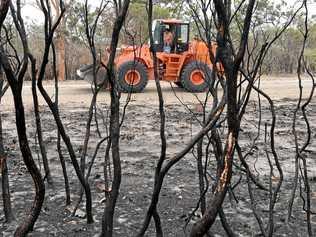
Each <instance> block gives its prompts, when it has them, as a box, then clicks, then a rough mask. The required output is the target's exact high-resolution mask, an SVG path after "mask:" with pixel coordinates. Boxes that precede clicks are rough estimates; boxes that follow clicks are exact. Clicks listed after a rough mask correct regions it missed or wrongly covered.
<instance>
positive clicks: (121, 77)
mask: <svg viewBox="0 0 316 237" xmlns="http://www.w3.org/2000/svg"><path fill="white" fill-rule="evenodd" d="M129 71H133V72H136V73H137V74H138V75H139V76H140V78H139V82H137V84H134V85H133V84H131V83H128V82H127V81H126V80H125V76H126V74H127V73H129ZM117 82H118V88H119V90H120V91H122V92H125V93H139V92H142V91H143V90H144V88H145V87H146V85H147V83H148V72H147V68H146V66H145V65H144V64H143V63H141V62H137V61H128V62H126V63H123V64H122V65H121V66H120V67H119V69H118V76H117Z"/></svg>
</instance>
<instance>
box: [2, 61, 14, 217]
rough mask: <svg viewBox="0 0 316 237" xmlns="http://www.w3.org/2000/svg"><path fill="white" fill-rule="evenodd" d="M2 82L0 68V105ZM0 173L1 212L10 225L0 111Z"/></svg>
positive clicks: (5, 159)
mask: <svg viewBox="0 0 316 237" xmlns="http://www.w3.org/2000/svg"><path fill="white" fill-rule="evenodd" d="M3 82H4V80H3V74H2V69H1V66H0V104H1V98H2V88H3ZM0 172H1V185H2V200H3V211H4V216H5V220H6V222H7V223H10V222H11V221H12V220H14V215H13V212H12V206H11V196H10V185H9V173H8V166H7V155H6V153H5V150H4V146H3V136H2V116H1V111H0Z"/></svg>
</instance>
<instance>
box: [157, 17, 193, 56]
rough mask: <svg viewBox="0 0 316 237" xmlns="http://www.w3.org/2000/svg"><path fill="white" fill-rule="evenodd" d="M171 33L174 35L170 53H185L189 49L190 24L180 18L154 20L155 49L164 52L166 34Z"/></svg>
mask: <svg viewBox="0 0 316 237" xmlns="http://www.w3.org/2000/svg"><path fill="white" fill-rule="evenodd" d="M167 32H168V33H169V32H170V33H171V34H172V36H173V39H172V44H171V51H170V53H177V54H180V53H183V52H185V51H188V50H189V32H190V25H189V23H187V22H182V21H180V20H154V21H153V29H152V34H153V38H154V45H153V47H152V48H153V49H154V50H155V51H156V52H164V46H165V40H164V35H165V34H166V33H167Z"/></svg>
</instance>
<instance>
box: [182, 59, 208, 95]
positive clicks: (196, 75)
mask: <svg viewBox="0 0 316 237" xmlns="http://www.w3.org/2000/svg"><path fill="white" fill-rule="evenodd" d="M211 75H212V70H211V69H210V67H209V66H208V65H207V64H205V63H203V62H200V61H192V62H189V63H188V64H187V65H185V66H184V68H183V70H182V73H181V84H182V86H183V88H184V89H186V90H187V91H189V92H204V91H206V90H207V89H208V88H209V87H210V86H211V84H212V83H211V82H212V79H211Z"/></svg>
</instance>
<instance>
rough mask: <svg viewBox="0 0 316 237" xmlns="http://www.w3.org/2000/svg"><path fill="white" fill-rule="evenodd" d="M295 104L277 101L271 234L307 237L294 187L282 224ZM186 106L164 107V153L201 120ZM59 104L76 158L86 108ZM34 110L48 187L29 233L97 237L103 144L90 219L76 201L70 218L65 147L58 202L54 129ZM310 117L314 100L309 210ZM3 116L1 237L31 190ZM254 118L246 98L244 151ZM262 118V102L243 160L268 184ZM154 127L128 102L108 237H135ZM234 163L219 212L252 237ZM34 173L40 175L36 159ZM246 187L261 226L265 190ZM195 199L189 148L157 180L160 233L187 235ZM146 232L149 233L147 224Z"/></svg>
mask: <svg viewBox="0 0 316 237" xmlns="http://www.w3.org/2000/svg"><path fill="white" fill-rule="evenodd" d="M295 105H296V102H295V101H290V100H288V99H283V100H279V101H277V102H276V113H277V126H276V131H275V143H276V150H277V154H278V155H279V159H280V162H281V165H282V168H283V171H284V182H283V185H282V188H281V191H280V195H279V198H278V202H277V204H276V207H275V234H274V236H307V227H306V214H305V212H304V211H303V201H302V199H301V198H299V190H298V192H297V197H296V199H295V202H294V208H293V221H292V222H291V223H290V224H289V225H287V224H286V216H287V207H288V199H289V197H290V194H291V189H292V185H293V179H294V157H295V144H294V137H293V134H292V128H291V127H292V117H293V111H294V108H295ZM122 106H123V105H122ZM188 107H189V108H190V109H191V110H192V111H193V112H194V113H193V114H192V113H190V112H189V111H188V109H187V108H186V107H184V106H183V105H180V104H168V105H166V107H165V109H166V120H167V124H166V136H167V143H168V147H167V157H168V158H170V157H172V156H174V155H175V154H176V153H177V152H179V151H181V149H182V148H184V147H185V146H186V144H187V143H188V141H189V140H190V138H191V137H192V136H193V135H194V134H196V133H197V132H198V131H199V129H200V125H199V123H198V122H197V121H196V118H198V119H201V115H202V114H201V112H200V109H199V106H198V105H197V104H188ZM60 109H61V117H62V120H63V122H64V125H65V128H66V130H67V132H68V134H69V136H70V138H71V139H72V143H73V145H74V148H75V150H76V153H77V155H78V158H79V157H80V156H79V154H80V150H81V149H82V144H83V137H84V132H85V125H86V122H85V121H86V117H87V111H88V107H87V106H86V104H82V103H80V102H78V103H68V104H67V105H66V106H65V105H63V106H62V107H61V108H60ZM40 110H41V116H42V125H43V136H44V139H45V145H46V149H47V155H48V159H49V164H50V168H51V171H52V176H53V179H54V184H53V185H46V198H45V202H44V205H43V208H42V212H41V215H40V217H39V219H38V221H37V223H36V225H35V228H34V231H33V232H32V233H31V234H30V235H29V236H98V233H99V232H100V229H101V222H100V221H101V218H102V214H103V208H104V204H103V203H102V200H103V198H104V193H103V191H102V187H103V181H104V179H103V164H104V153H105V147H106V143H105V144H104V145H103V146H102V147H101V149H100V151H99V155H98V156H97V159H96V161H95V164H94V165H93V170H92V173H91V177H90V185H91V189H92V196H93V214H94V219H95V223H94V224H91V225H86V220H85V219H84V216H85V213H84V205H83V204H82V205H81V206H80V208H79V210H78V212H77V215H76V216H74V217H72V216H71V211H72V209H73V205H74V204H75V203H76V200H77V199H78V190H79V182H78V179H77V178H76V175H75V172H74V169H73V168H72V164H71V162H70V158H69V156H68V154H67V150H66V149H65V147H64V146H63V154H64V156H65V158H66V163H67V169H68V174H69V178H70V185H71V194H72V196H71V199H72V205H71V206H65V192H64V181H63V177H62V170H61V166H60V161H59V158H58V153H57V147H56V141H57V138H56V137H57V131H56V126H55V123H54V121H53V118H52V115H51V113H50V112H49V110H48V108H47V107H45V106H41V107H40ZM99 111H102V112H103V114H104V115H106V113H107V111H108V106H107V105H105V104H102V103H101V104H99ZM26 115H27V132H28V136H29V141H30V146H31V149H32V151H33V156H34V159H35V160H36V162H37V163H41V161H40V159H41V158H40V156H38V155H37V153H38V152H39V150H38V147H37V142H36V139H35V133H36V129H35V123H34V117H33V111H32V110H31V109H27V111H26ZM315 115H316V104H315V103H314V104H311V106H309V107H308V116H309V118H310V124H311V130H312V144H311V145H310V146H309V147H308V149H307V153H306V154H305V155H306V159H307V162H308V171H309V177H310V185H311V189H312V194H311V197H312V209H313V211H314V212H316V209H315V207H316V205H315V204H316V192H315V189H316V159H315V158H316V146H315V145H316V133H315V131H316V129H315V126H316V125H315V124H316V116H315ZM2 116H3V117H2V119H3V130H4V138H5V148H6V151H7V154H8V167H9V174H10V188H11V190H10V191H11V195H12V197H11V198H12V203H13V210H14V214H15V216H16V219H17V222H14V223H12V224H10V225H8V224H6V223H4V214H3V212H2V211H1V212H0V233H2V234H0V236H12V234H13V232H14V230H15V228H16V225H17V223H19V222H20V221H21V220H23V217H24V215H25V213H26V212H27V210H28V208H29V207H30V205H31V203H32V199H33V194H34V188H33V183H32V180H31V178H30V175H29V174H28V172H27V170H26V168H25V166H24V164H23V161H22V157H21V154H20V152H19V145H18V140H17V135H16V129H15V117H14V113H13V112H12V111H10V110H9V109H7V110H5V111H3V112H2ZM258 117H259V111H258V108H257V107H256V106H255V105H254V103H253V102H251V103H250V104H249V107H248V110H247V114H246V115H245V119H244V120H243V122H242V124H241V127H242V132H241V134H240V144H241V145H242V149H243V151H248V150H249V148H250V147H251V144H252V140H253V138H254V137H256V135H257V132H258V128H257V121H258ZM298 118H299V121H298V123H297V130H298V132H299V137H300V138H301V139H304V137H305V135H306V132H305V131H306V127H305V124H304V122H303V119H302V115H301V114H299V116H298ZM265 123H267V124H268V127H269V124H270V123H271V113H270V110H269V107H268V106H267V104H263V107H262V127H261V136H260V138H259V140H258V142H257V144H256V147H255V149H253V151H252V152H251V155H250V156H249V157H248V158H247V161H248V162H249V165H250V168H251V171H252V172H253V173H254V174H255V175H256V177H257V178H258V180H260V182H261V183H263V184H264V185H265V186H266V187H268V186H269V180H270V170H269V164H268V160H267V158H266V152H265V143H264V124H265ZM99 126H100V128H101V132H102V134H103V135H105V132H106V131H105V129H104V126H103V124H102V119H101V118H100V117H99ZM159 126H160V118H159V113H158V106H157V105H152V104H148V105H144V104H137V103H136V102H132V103H131V104H130V105H129V106H128V108H127V112H126V117H125V121H124V123H123V126H122V128H121V139H120V148H121V160H122V172H123V177H122V184H121V190H120V197H119V200H118V203H117V208H116V213H115V228H114V232H115V236H135V235H136V233H137V230H139V228H140V227H141V224H142V221H143V219H144V216H145V211H146V210H147V207H148V205H149V202H150V198H151V193H152V188H153V184H154V178H153V177H154V169H155V165H156V162H157V160H158V158H159V154H160V135H159ZM220 130H221V131H223V132H224V131H225V124H223V125H222V127H221V128H220ZM99 140H100V138H99V137H98V136H97V133H96V124H95V123H93V126H92V135H91V139H90V142H89V149H88V157H87V161H88V162H89V161H90V159H91V157H92V154H93V152H94V150H95V147H96V144H97V142H98V141H99ZM210 155H211V154H210ZM235 160H236V165H237V166H238V165H239V162H238V158H237V156H235ZM237 166H236V167H237ZM236 167H235V168H234V176H233V180H232V185H234V184H236V183H237V182H239V181H240V184H239V185H238V186H237V187H236V188H235V189H234V192H233V193H229V194H228V195H227V197H226V200H225V204H224V212H225V214H226V216H227V219H228V222H229V223H230V225H231V227H232V229H233V230H234V231H235V233H236V234H238V235H239V236H256V235H258V234H259V233H260V231H259V227H258V224H257V222H256V220H255V217H254V215H253V214H252V211H251V207H250V206H251V205H250V199H249V194H248V188H247V180H246V176H245V174H243V175H242V178H241V179H240V177H241V172H240V171H239V169H238V168H236ZM215 168H216V162H215V159H214V157H212V155H211V157H210V162H209V166H208V171H209V173H210V174H212V175H213V176H214V175H215ZM41 170H42V173H43V165H42V164H41ZM274 174H275V177H274V179H275V180H277V179H278V172H277V170H276V168H274ZM252 187H253V189H254V190H253V191H254V193H255V199H256V201H257V208H258V210H259V211H258V212H259V213H260V215H261V216H262V217H263V220H264V223H266V222H267V218H268V209H269V202H268V200H269V193H267V192H265V191H262V190H258V189H256V187H255V186H254V185H252ZM234 196H235V197H234ZM198 199H199V186H198V174H197V165H196V159H195V157H194V152H190V153H189V154H188V155H187V156H186V157H185V158H184V159H183V160H181V161H180V162H179V163H178V164H177V165H176V166H175V167H174V168H173V169H172V170H171V171H170V172H169V174H168V175H167V176H166V178H165V181H164V185H163V189H162V192H161V196H160V202H159V214H160V215H161V220H162V226H163V229H164V235H165V236H170V237H174V236H186V233H185V232H184V227H185V224H186V221H187V220H188V217H189V215H190V214H191V212H192V210H193V209H194V208H195V207H196V204H197V202H198ZM1 203H2V200H1ZM83 203H84V202H83ZM199 217H200V212H196V214H195V216H194V217H193V219H192V221H191V222H190V223H189V224H188V228H187V231H188V232H189V229H190V225H191V224H192V223H193V222H194V221H195V220H197V219H198V218H199ZM312 225H313V228H314V231H315V232H316V216H315V215H312ZM212 232H213V233H214V234H216V236H226V234H225V231H224V230H223V228H222V226H221V223H220V220H219V219H218V220H217V221H216V223H215V224H214V225H213V227H212ZM187 234H188V233H187ZM146 236H155V232H154V225H153V223H152V224H151V226H150V228H149V230H148V232H147V235H146ZM258 236H259V235H258Z"/></svg>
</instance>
